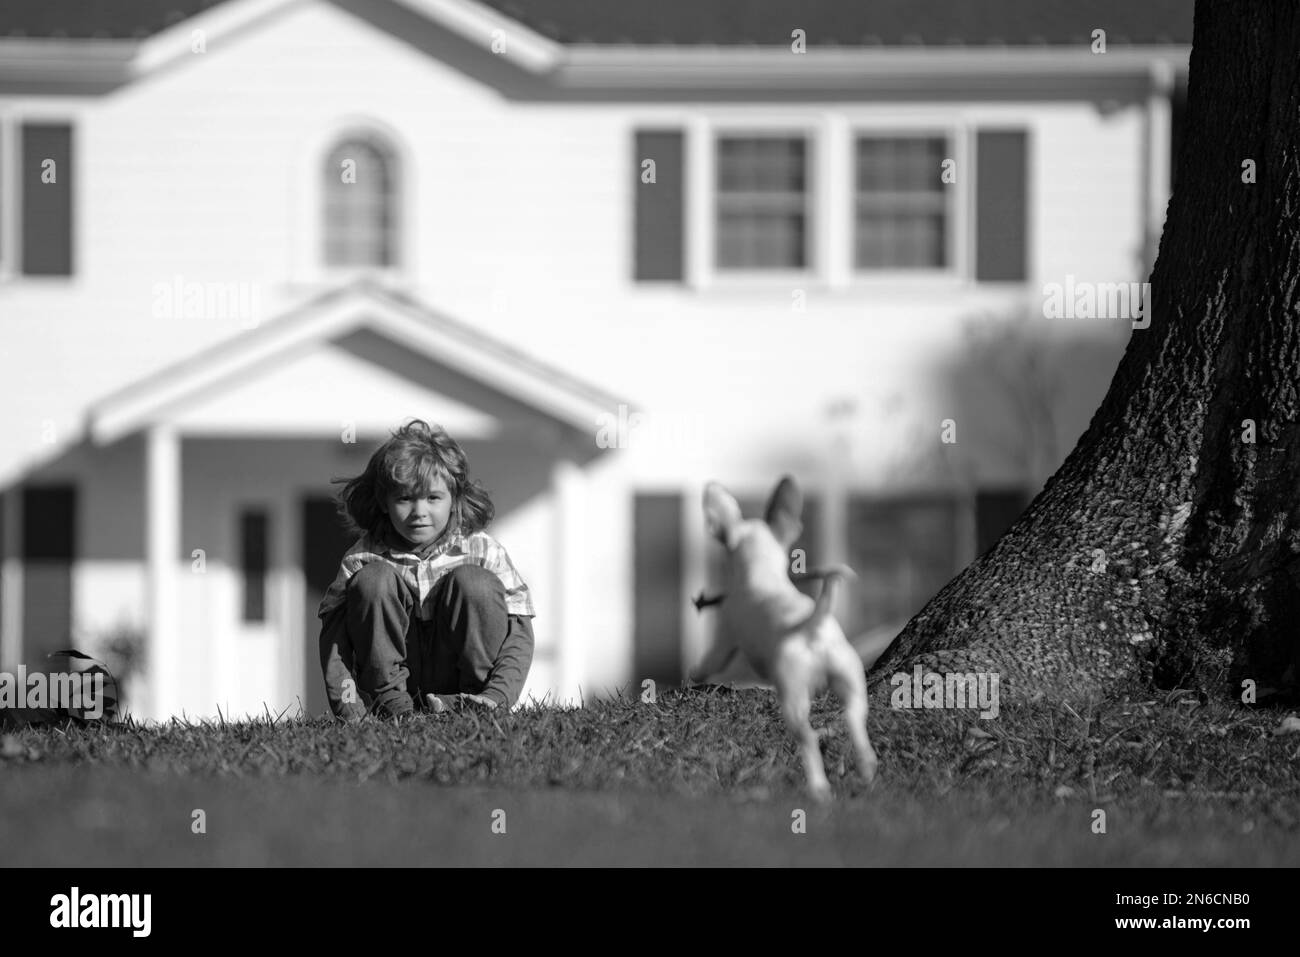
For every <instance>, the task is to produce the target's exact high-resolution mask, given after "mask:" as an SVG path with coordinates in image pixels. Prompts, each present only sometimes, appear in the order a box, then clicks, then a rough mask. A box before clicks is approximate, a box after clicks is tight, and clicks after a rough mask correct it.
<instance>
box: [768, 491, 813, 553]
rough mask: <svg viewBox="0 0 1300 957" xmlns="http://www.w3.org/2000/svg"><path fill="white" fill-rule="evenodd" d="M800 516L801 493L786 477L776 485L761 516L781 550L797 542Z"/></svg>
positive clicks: (799, 532)
mask: <svg viewBox="0 0 1300 957" xmlns="http://www.w3.org/2000/svg"><path fill="white" fill-rule="evenodd" d="M802 514H803V493H802V492H800V491H799V485H798V483H796V482H795V480H794V479H793V478H791V477H790V476H789V475H787V476H785V477H784V478H782V479H781V481H779V482H777V483H776V488H775V489H773V490H772V497H771V498H770V499H769V500H768V502H767V511H766V512H765V513H764V514H763V519H764V521H766V522H767V524H768V526H769V527H770V528H771V529H772V534H773V535H775V536H776V540H777V541H778V542H780V543H781V547H782V548H789V547H790V546H791V545H793V544H794V543H795V542H796V541H798V540H799V535H800V534H801V533H802V532H803V522H801V521H800V520H799V516H800V515H802Z"/></svg>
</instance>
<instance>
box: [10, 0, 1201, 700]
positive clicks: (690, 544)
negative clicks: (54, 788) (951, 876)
mask: <svg viewBox="0 0 1300 957" xmlns="http://www.w3.org/2000/svg"><path fill="white" fill-rule="evenodd" d="M1191 6H1192V0H1150V2H1144V3H1142V4H1132V3H1128V2H1124V0H1092V2H1086V3H1085V2H1080V3H1076V4H1073V5H1068V6H1066V5H1058V4H1041V3H1030V2H1026V0H985V2H983V3H979V4H974V5H972V4H953V3H947V2H944V3H940V2H937V0H916V2H912V3H907V4H903V3H885V2H875V0H870V2H863V3H854V4H844V3H832V2H801V3H788V2H777V0H750V2H745V3H723V2H721V0H690V2H685V0H683V2H677V0H673V2H671V3H662V4H615V3H611V4H604V5H600V7H599V11H600V12H599V14H598V15H597V14H595V13H592V12H590V11H591V10H592V9H593V7H592V6H591V5H590V4H586V3H581V2H578V0H528V2H524V0H520V2H519V3H518V4H512V3H501V2H479V0H162V2H156V0H120V2H118V3H114V4H93V5H86V4H82V3H79V2H75V0H6V2H5V3H4V4H2V5H0V402H2V403H3V409H4V428H3V430H2V431H0V492H2V493H3V497H2V499H0V501H2V503H3V504H2V508H0V667H3V668H5V669H13V668H14V667H16V666H17V665H18V664H19V663H26V664H28V665H29V666H39V665H40V664H41V663H42V662H43V661H44V660H45V656H46V654H48V653H49V652H51V651H53V650H56V649H58V648H62V647H65V646H67V645H69V644H71V645H74V646H76V647H80V648H83V649H84V650H88V651H92V652H94V651H97V650H101V646H102V645H103V644H104V643H105V642H106V641H107V640H108V636H109V635H110V633H112V632H113V631H114V630H115V629H120V630H123V631H126V632H128V633H129V632H131V631H133V630H134V631H138V632H139V633H140V634H141V635H142V636H143V645H144V651H145V656H146V667H145V668H144V670H143V671H142V672H141V673H140V675H139V676H138V677H137V678H136V679H135V680H133V681H132V682H131V684H130V687H131V698H130V705H131V710H132V711H133V712H135V713H136V714H138V715H141V716H153V717H162V716H166V715H170V714H179V713H181V712H182V711H183V712H185V713H186V714H189V715H215V714H216V713H217V711H218V709H220V711H221V712H222V713H223V714H233V715H239V714H246V713H261V712H263V710H264V709H266V710H269V711H271V712H272V713H279V712H281V711H283V710H284V709H286V708H290V709H293V708H294V707H295V706H296V703H297V702H299V701H301V702H302V703H303V704H304V706H306V707H307V709H308V710H309V711H311V712H316V711H318V710H319V709H320V707H321V706H322V703H323V687H322V683H321V679H320V671H319V663H318V661H317V651H316V643H317V635H318V630H319V626H318V622H317V620H316V618H315V608H316V603H317V602H318V600H319V597H320V595H321V592H322V591H323V589H324V587H325V585H326V584H328V582H329V581H330V579H331V578H332V577H333V574H334V572H335V570H336V568H337V563H338V559H339V556H340V555H341V553H342V551H343V549H344V548H346V546H347V545H348V544H349V542H348V541H347V540H346V539H345V538H343V537H341V533H340V532H339V530H338V528H337V526H336V525H335V523H334V520H333V516H332V508H331V505H330V501H329V497H330V495H331V494H332V492H333V491H334V489H335V488H336V487H335V486H331V484H330V479H331V478H334V477H345V476H352V475H355V474H357V473H359V472H360V471H361V470H362V468H363V467H364V465H365V463H366V460H367V458H368V456H369V454H370V452H371V451H373V449H374V448H375V447H376V446H377V445H378V443H379V442H381V441H382V440H383V439H385V438H386V437H387V436H388V433H389V431H390V430H391V429H393V428H395V427H396V426H397V425H399V424H400V423H401V422H402V421H404V420H405V419H407V418H408V417H411V416H416V417H419V418H423V419H426V420H428V421H434V422H440V423H442V424H443V425H445V426H446V427H447V428H448V430H449V431H450V432H451V433H452V434H453V435H454V436H455V437H457V438H458V439H459V440H460V441H461V442H462V444H463V445H464V447H465V449H466V452H467V454H468V455H469V458H470V461H471V463H472V465H473V467H474V469H475V472H476V474H477V475H478V477H479V478H481V479H482V481H483V482H484V483H485V485H486V486H487V487H488V488H489V489H490V490H491V491H492V493H493V495H494V498H495V501H496V504H497V506H498V514H499V518H498V521H497V523H496V524H495V525H494V526H493V533H494V534H495V535H496V537H497V538H498V539H499V540H500V541H502V542H503V544H505V545H506V547H507V549H508V550H509V551H510V554H511V556H512V557H513V559H514V561H515V563H516V565H517V566H518V567H519V568H520V570H521V571H522V572H523V574H524V576H525V578H526V579H527V580H528V581H529V583H530V585H531V586H532V588H533V591H534V596H535V601H536V604H537V607H538V612H539V614H538V617H537V619H536V621H535V623H534V624H535V631H536V636H537V642H538V645H537V656H536V660H535V662H534V666H533V670H532V673H531V675H530V679H529V684H528V688H527V691H526V693H527V694H529V695H532V696H534V697H537V698H541V697H543V696H545V695H548V694H549V695H550V696H551V697H552V698H553V699H561V700H571V699H574V698H576V697H577V696H578V695H582V696H584V697H588V698H589V697H591V696H592V695H595V694H600V693H602V692H604V691H607V690H609V689H612V688H614V687H616V686H620V685H626V684H627V683H629V682H637V683H639V682H640V681H641V680H642V679H644V678H646V677H651V678H655V679H657V680H661V681H662V680H667V681H673V680H676V678H678V677H679V676H680V674H681V672H682V668H683V663H684V662H687V661H689V660H690V659H693V658H694V657H695V656H697V655H698V654H699V653H700V651H701V649H702V642H703V641H704V640H705V638H706V628H707V618H701V617H699V616H697V614H696V612H695V610H694V609H693V608H692V607H691V605H690V602H689V597H690V596H691V595H692V594H693V593H694V592H696V591H697V590H699V589H701V588H703V587H706V586H707V584H708V579H709V575H710V555H711V552H710V551H709V547H708V543H706V542H705V541H704V537H703V529H702V521H701V517H700V513H699V491H700V489H701V488H702V486H703V483H704V482H705V481H706V480H708V479H710V478H717V479H719V480H722V481H724V482H726V483H728V484H729V485H730V486H732V487H733V488H734V489H735V490H736V491H737V492H738V493H739V494H741V495H742V497H743V498H744V499H745V500H746V501H747V502H749V503H751V505H752V507H758V505H759V504H760V503H761V501H762V499H763V496H764V495H765V494H766V492H767V490H768V489H769V488H770V487H771V486H772V484H773V483H774V482H775V481H776V479H777V478H778V477H779V476H780V475H781V474H782V473H785V472H790V473H793V474H795V475H796V476H797V477H799V478H800V480H801V481H802V483H803V485H804V487H805V489H806V491H807V493H808V496H809V499H810V504H809V511H808V514H807V516H806V517H807V529H806V532H805V537H804V540H803V542H802V544H801V545H800V547H802V548H804V549H805V552H806V554H807V555H809V556H810V560H814V561H821V560H847V561H849V562H850V563H851V564H853V565H854V566H855V567H856V568H857V569H858V571H859V573H860V575H861V576H862V578H861V581H860V583H859V587H858V588H857V590H856V591H855V592H854V593H853V595H852V596H851V601H850V603H849V605H848V606H847V607H845V608H844V609H843V613H844V617H845V618H846V619H847V621H848V623H849V624H850V626H851V628H853V629H862V628H865V627H868V626H872V625H878V624H880V623H882V622H886V621H890V620H894V619H896V618H898V617H899V616H903V617H905V616H906V615H908V614H910V613H912V612H914V611H916V610H917V609H918V608H919V607H920V604H921V603H922V602H923V601H924V600H925V599H926V598H928V597H929V596H930V595H931V594H932V593H933V592H934V591H935V590H937V588H938V587H939V586H941V585H942V584H943V583H944V582H945V581H947V580H948V578H950V577H951V575H952V574H954V573H955V572H956V571H957V570H959V569H960V568H961V567H962V566H964V565H965V564H966V563H967V562H969V561H970V560H971V559H972V558H973V557H974V556H975V555H976V554H977V553H978V552H979V550H982V549H983V548H986V547H987V546H988V545H989V544H991V542H992V540H993V539H994V538H996V536H997V535H998V534H1000V532H1001V531H1002V530H1003V529H1004V528H1005V527H1006V525H1007V524H1008V522H1009V521H1010V520H1011V519H1012V518H1014V516H1015V514H1016V513H1017V512H1018V511H1019V509H1020V508H1021V507H1023V505H1024V504H1025V502H1026V501H1027V500H1028V498H1029V497H1030V496H1032V494H1033V493H1034V492H1036V491H1037V489H1038V488H1040V487H1041V483H1042V482H1043V480H1044V479H1045V477H1046V476H1047V475H1049V474H1050V473H1051V471H1052V470H1053V469H1054V468H1055V466H1056V465H1057V464H1058V463H1059V462H1060V460H1061V459H1062V458H1063V457H1064V455H1065V454H1066V453H1067V452H1068V451H1069V449H1070V448H1071V447H1072V445H1073V443H1074V441H1075V440H1076V439H1077V437H1078V435H1079V434H1080V433H1081V431H1082V429H1083V428H1084V426H1085V425H1086V423H1087V421H1088V418H1089V416H1090V415H1091V413H1092V411H1093V409H1094V408H1095V407H1096V404H1097V402H1098V401H1099V399H1100V398H1101V396H1102V395H1103V394H1104V391H1105V388H1106V386H1107V384H1108V383H1109V380H1110V376H1111V373H1112V372H1113V369H1114V366H1115V363H1116V361H1117V359H1118V357H1119V355H1120V353H1121V351H1122V349H1123V346H1124V344H1125V342H1126V341H1127V337H1128V336H1129V335H1130V334H1142V331H1136V330H1134V329H1133V326H1134V325H1138V326H1140V325H1141V323H1140V322H1134V321H1131V320H1133V319H1134V316H1135V315H1136V310H1137V304H1136V302H1134V301H1129V299H1128V297H1123V296H1120V295H1119V294H1118V293H1117V290H1121V289H1122V290H1123V291H1127V290H1128V289H1129V288H1130V287H1129V285H1128V284H1130V283H1134V284H1140V283H1142V282H1143V281H1144V280H1145V279H1146V278H1147V275H1148V272H1149V267H1150V263H1151V261H1152V258H1153V250H1154V241H1155V239H1156V238H1157V237H1158V235H1159V230H1160V227H1161V224H1162V222H1163V216H1164V208H1165V203H1166V201H1167V199H1168V195H1169V190H1170V167H1171V159H1170V156H1171V141H1173V140H1174V139H1176V138H1177V133H1178V128H1179V123H1178V119H1179V116H1180V113H1181V104H1182V102H1183V98H1184V95H1185V94H1184V91H1185V84H1186V67H1187V60H1188V54H1189V47H1190V42H1191ZM973 7H978V11H976V12H972V8H973ZM1114 284H1122V286H1120V285H1114ZM1062 290H1065V292H1064V299H1065V300H1066V301H1067V306H1071V307H1072V306H1074V305H1076V304H1077V305H1078V306H1079V308H1078V309H1074V308H1068V309H1067V310H1066V313H1068V315H1070V316H1073V318H1065V317H1063V315H1062V312H1061V310H1060V309H1058V308H1056V307H1055V306H1053V305H1052V302H1053V297H1054V296H1055V301H1056V303H1057V305H1059V304H1060V302H1061V300H1062ZM1089 309H1091V310H1092V312H1089ZM1099 313H1100V314H1106V313H1109V314H1110V316H1109V318H1088V316H1089V315H1097V314H1099Z"/></svg>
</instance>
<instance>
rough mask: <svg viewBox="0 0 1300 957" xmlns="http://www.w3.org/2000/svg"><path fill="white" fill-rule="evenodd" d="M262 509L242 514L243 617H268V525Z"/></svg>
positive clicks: (240, 561) (254, 619)
mask: <svg viewBox="0 0 1300 957" xmlns="http://www.w3.org/2000/svg"><path fill="white" fill-rule="evenodd" d="M268 525H269V520H268V518H267V514H266V512H265V511H264V510H262V509H247V510H245V511H243V512H241V513H240V516H239V570H240V579H241V581H242V582H243V593H244V600H243V605H244V610H243V619H244V621H266V572H267V568H268V562H267V526H268Z"/></svg>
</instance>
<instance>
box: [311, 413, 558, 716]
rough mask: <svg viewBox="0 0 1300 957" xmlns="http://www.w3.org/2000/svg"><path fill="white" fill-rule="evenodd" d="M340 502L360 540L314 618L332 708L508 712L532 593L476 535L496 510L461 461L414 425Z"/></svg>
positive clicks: (528, 637) (523, 673) (521, 663)
mask: <svg viewBox="0 0 1300 957" xmlns="http://www.w3.org/2000/svg"><path fill="white" fill-rule="evenodd" d="M332 481H335V482H340V481H341V482H346V483H347V484H346V485H345V486H344V488H343V490H342V491H341V492H340V493H339V498H338V504H339V514H340V516H341V517H342V519H343V521H344V523H345V525H346V527H347V528H348V530H349V531H352V532H360V533H361V537H360V538H359V539H358V540H357V542H356V544H354V545H353V546H352V547H351V548H349V549H348V551H347V553H346V554H345V555H344V556H343V567H342V568H340V569H339V573H338V576H337V577H336V578H335V579H334V582H333V584H331V585H330V587H329V590H328V591H326V593H325V597H324V598H323V599H322V600H321V604H320V609H319V611H318V612H317V615H318V617H320V619H321V636H320V650H321V668H322V669H323V671H324V672H325V690H326V693H327V694H328V696H329V702H330V709H331V710H332V711H333V712H334V714H335V715H336V716H338V717H341V718H345V719H347V720H357V719H360V718H362V717H364V716H365V715H366V714H367V712H368V710H373V711H374V712H375V713H377V714H379V715H381V716H386V717H400V716H402V715H406V714H409V713H411V712H412V711H414V710H416V709H417V708H421V709H425V710H430V711H443V710H446V709H447V708H448V707H451V706H453V705H456V704H460V703H470V704H475V705H478V706H481V707H485V708H497V707H506V708H509V707H511V706H512V705H514V704H515V702H516V701H518V700H519V695H520V692H521V691H522V690H523V685H524V679H525V678H526V677H527V676H528V668H529V666H530V665H531V664H532V660H533V629H532V624H531V621H530V620H531V618H532V617H533V616H534V614H535V612H534V611H533V604H532V599H531V598H530V596H529V593H528V586H527V585H526V584H524V581H523V579H522V578H520V577H519V573H518V572H516V571H515V568H514V565H512V564H511V563H510V556H508V555H507V554H506V551H505V549H503V548H502V547H501V546H500V545H499V544H497V542H496V541H495V540H494V539H493V538H492V537H491V536H489V535H488V534H487V533H486V532H485V531H484V530H483V529H484V528H485V527H486V526H487V525H488V523H489V522H491V521H492V516H493V514H494V513H495V508H494V507H493V505H492V501H491V499H489V498H488V496H487V493H486V492H485V491H484V490H483V489H482V487H480V486H479V484H478V483H477V482H472V481H470V478H469V467H468V463H467V462H466V460H465V453H464V452H462V451H461V449H460V446H459V445H457V444H456V442H455V441H454V440H453V439H452V438H451V436H449V435H448V434H447V433H446V432H445V431H443V429H442V428H441V427H438V426H434V427H432V428H430V427H429V425H427V424H426V423H425V422H423V421H421V420H419V419H413V420H411V421H410V422H408V423H407V424H406V425H404V426H402V427H401V428H399V429H398V430H397V431H396V432H395V433H394V434H393V437H392V438H391V439H389V440H388V441H387V442H385V443H384V444H383V445H382V446H380V447H379V449H377V450H376V451H375V453H374V455H372V456H371V457H370V463H369V464H368V465H367V466H366V470H365V471H364V472H363V473H362V474H361V475H359V476H357V477H356V478H353V479H351V480H348V479H334V480H332Z"/></svg>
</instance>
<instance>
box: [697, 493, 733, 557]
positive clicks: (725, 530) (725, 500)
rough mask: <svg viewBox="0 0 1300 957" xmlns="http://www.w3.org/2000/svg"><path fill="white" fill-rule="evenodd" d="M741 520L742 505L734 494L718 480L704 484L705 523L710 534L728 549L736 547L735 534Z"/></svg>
mask: <svg viewBox="0 0 1300 957" xmlns="http://www.w3.org/2000/svg"><path fill="white" fill-rule="evenodd" d="M740 522H741V515H740V505H739V504H738V503H737V502H736V499H735V498H734V497H733V496H732V494H731V493H730V492H728V491H727V490H726V489H725V488H723V487H722V486H721V485H719V484H718V483H717V482H710V483H709V484H708V485H706V486H704V524H705V526H706V527H707V528H708V530H709V535H710V536H711V537H713V538H716V539H717V540H718V541H720V542H722V544H723V545H725V546H727V548H728V549H731V548H734V547H735V541H734V536H735V533H736V529H737V528H738V527H739V526H740Z"/></svg>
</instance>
